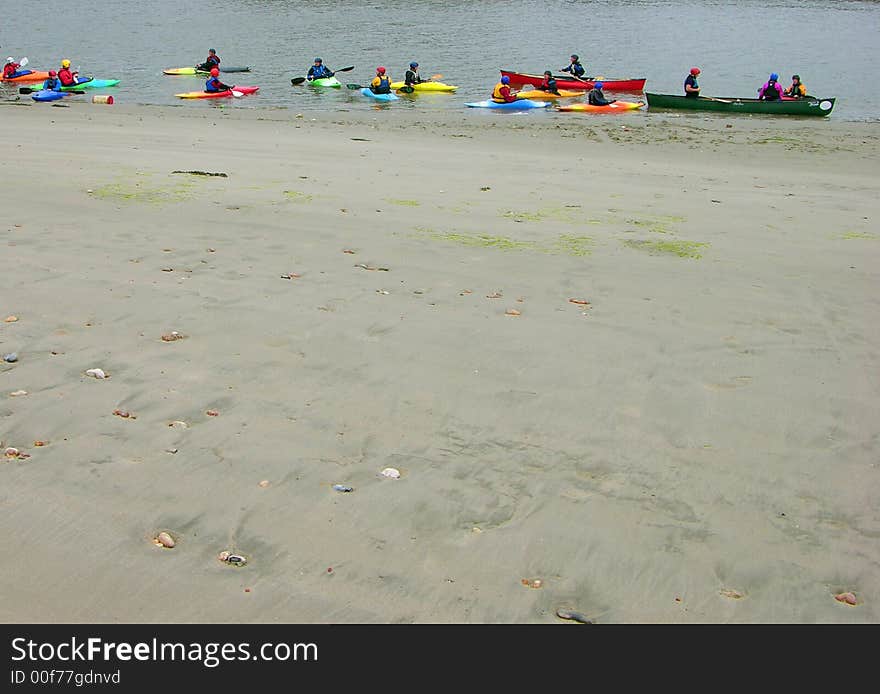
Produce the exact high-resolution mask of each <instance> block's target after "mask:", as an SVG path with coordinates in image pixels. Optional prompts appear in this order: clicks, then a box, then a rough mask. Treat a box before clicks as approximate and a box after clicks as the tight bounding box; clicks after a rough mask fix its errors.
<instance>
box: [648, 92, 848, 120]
mask: <svg viewBox="0 0 880 694" xmlns="http://www.w3.org/2000/svg"><path fill="white" fill-rule="evenodd" d="M645 98H646V99H647V100H648V108H650V109H655V108H669V109H678V110H686V111H715V112H720V113H757V114H763V115H766V116H827V115H828V114H830V113H831V109H833V108H834V101H835V99H833V98H831V97H829V98H826V99H820V98H818V97H817V98H814V99H794V100H792V101H789V100H788V99H782V100H778V101H761V100H760V99H740V98H738V97H735V96H726V97H723V98H722V97H715V96H711V97H710V96H699V97H697V98H693V97H686V96H681V95H677V94H652V93H650V92H645Z"/></svg>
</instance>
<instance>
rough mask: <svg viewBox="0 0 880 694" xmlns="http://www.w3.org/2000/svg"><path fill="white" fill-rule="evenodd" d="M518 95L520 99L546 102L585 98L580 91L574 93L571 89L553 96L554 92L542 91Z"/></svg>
mask: <svg viewBox="0 0 880 694" xmlns="http://www.w3.org/2000/svg"><path fill="white" fill-rule="evenodd" d="M516 95H517V96H518V97H519V98H520V99H534V100H536V101H545V100H547V99H568V98H570V97H572V96H583V95H584V93H583V92H582V91H580V90H578V91H574V90H571V89H560V90H559V94H553V93H552V92H545V91H544V90H542V89H529V90H528V91H522V92H517V93H516Z"/></svg>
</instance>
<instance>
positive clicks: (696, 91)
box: [684, 67, 700, 99]
mask: <svg viewBox="0 0 880 694" xmlns="http://www.w3.org/2000/svg"><path fill="white" fill-rule="evenodd" d="M699 76H700V68H698V67H692V68H691V71H690V73H689V74H688V76H687V77H685V79H684V95H685V96H687V97H690V98H691V99H696V98H697V97H698V96H699V95H700V84H699V83H698V82H697V77H699Z"/></svg>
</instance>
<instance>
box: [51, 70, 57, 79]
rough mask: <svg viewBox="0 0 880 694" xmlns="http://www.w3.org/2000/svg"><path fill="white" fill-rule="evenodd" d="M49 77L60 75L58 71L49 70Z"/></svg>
mask: <svg viewBox="0 0 880 694" xmlns="http://www.w3.org/2000/svg"><path fill="white" fill-rule="evenodd" d="M49 77H58V73H57V72H55V70H49Z"/></svg>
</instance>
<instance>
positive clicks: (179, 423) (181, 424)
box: [168, 419, 189, 429]
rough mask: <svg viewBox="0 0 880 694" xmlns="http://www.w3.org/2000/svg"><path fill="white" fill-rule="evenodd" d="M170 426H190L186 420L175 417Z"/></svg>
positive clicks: (184, 427)
mask: <svg viewBox="0 0 880 694" xmlns="http://www.w3.org/2000/svg"><path fill="white" fill-rule="evenodd" d="M168 426H170V427H175V428H178V429H188V428H189V424H187V423H186V422H181V421H180V420H179V419H175V420H174V421H173V422H171V423H170V424H169V425H168Z"/></svg>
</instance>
